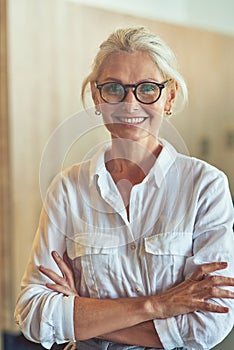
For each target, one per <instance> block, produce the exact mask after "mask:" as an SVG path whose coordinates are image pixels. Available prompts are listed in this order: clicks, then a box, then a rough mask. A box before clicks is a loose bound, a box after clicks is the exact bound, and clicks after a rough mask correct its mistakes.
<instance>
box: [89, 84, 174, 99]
mask: <svg viewBox="0 0 234 350" xmlns="http://www.w3.org/2000/svg"><path fill="white" fill-rule="evenodd" d="M169 81H170V80H166V81H164V82H163V83H155V82H151V81H143V82H140V83H138V84H126V85H124V84H121V83H117V82H107V83H103V84H97V83H96V88H97V89H98V90H99V91H100V95H101V98H102V99H103V101H105V102H107V103H110V104H116V103H120V102H122V101H123V100H124V99H125V98H126V96H127V94H128V90H127V89H129V88H132V89H133V90H132V91H133V94H134V96H135V98H136V99H137V101H139V102H141V103H144V104H151V103H155V102H156V101H158V99H159V98H160V96H161V93H162V89H164V88H165V86H166V84H167V83H168V82H169Z"/></svg>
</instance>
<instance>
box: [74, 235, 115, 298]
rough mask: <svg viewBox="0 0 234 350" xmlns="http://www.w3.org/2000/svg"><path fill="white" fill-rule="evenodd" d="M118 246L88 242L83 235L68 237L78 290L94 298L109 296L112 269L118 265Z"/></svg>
mask: <svg viewBox="0 0 234 350" xmlns="http://www.w3.org/2000/svg"><path fill="white" fill-rule="evenodd" d="M117 251H118V249H117V247H109V246H107V247H106V246H105V245H104V244H101V243H100V242H99V243H98V244H91V243H89V244H87V240H86V239H84V238H82V236H81V235H79V236H78V237H75V238H73V239H67V254H68V257H69V259H70V260H71V263H72V266H73V269H74V272H75V279H76V284H77V289H78V292H80V294H81V295H86V296H90V297H92V298H103V297H107V296H108V295H107V288H108V286H109V284H110V277H109V276H110V271H111V269H112V266H113V265H115V266H116V265H117V266H118V263H117V259H118V254H117Z"/></svg>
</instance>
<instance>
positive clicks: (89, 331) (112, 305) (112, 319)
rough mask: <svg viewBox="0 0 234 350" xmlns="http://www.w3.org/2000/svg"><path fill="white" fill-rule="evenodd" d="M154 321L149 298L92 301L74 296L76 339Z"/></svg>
mask: <svg viewBox="0 0 234 350" xmlns="http://www.w3.org/2000/svg"><path fill="white" fill-rule="evenodd" d="M150 319H151V313H150V304H149V301H148V298H147V297H139V298H118V299H92V298H84V297H75V303H74V330H75V337H76V339H77V340H85V339H89V338H93V337H98V336H101V335H103V334H108V333H112V332H115V331H118V330H122V329H126V328H129V327H132V326H135V325H137V324H139V323H142V322H145V321H149V320H150Z"/></svg>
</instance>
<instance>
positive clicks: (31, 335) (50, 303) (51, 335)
mask: <svg viewBox="0 0 234 350" xmlns="http://www.w3.org/2000/svg"><path fill="white" fill-rule="evenodd" d="M66 197H67V196H66V190H65V187H64V183H63V179H62V176H61V175H59V176H58V177H57V178H56V179H55V180H54V181H53V183H52V185H51V187H50V189H49V191H48V194H47V198H46V201H45V204H44V206H43V209H42V212H41V216H40V221H39V227H38V230H37V233H36V237H35V240H34V243H33V248H32V252H31V256H30V258H29V262H28V266H27V269H26V271H25V274H24V276H23V279H22V283H21V293H20V295H19V297H18V300H17V303H16V309H15V320H16V323H17V324H18V325H19V327H20V329H21V331H22V332H23V334H24V335H25V337H26V338H28V339H29V340H31V341H34V342H39V343H41V344H42V345H43V346H44V347H45V348H46V349H50V348H51V346H52V345H53V343H55V342H56V343H57V344H60V343H64V342H66V341H68V340H74V325H73V305H74V297H70V296H69V297H66V296H64V295H63V294H60V293H56V292H54V291H51V290H50V289H48V288H46V286H45V284H46V283H47V282H51V280H50V279H48V278H47V277H46V276H45V275H43V274H42V273H41V272H40V271H39V269H38V267H39V266H40V265H43V266H45V267H47V268H49V269H52V270H53V271H55V272H57V273H58V274H60V275H61V272H60V271H59V269H58V267H57V265H56V263H55V262H54V261H53V258H52V257H51V252H52V251H53V250H56V251H57V252H58V253H59V254H60V255H61V256H62V255H63V253H64V252H65V250H66V233H67V231H68V230H69V229H70V228H69V214H68V212H69V210H68V207H67V202H66Z"/></svg>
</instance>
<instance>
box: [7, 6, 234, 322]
mask: <svg viewBox="0 0 234 350" xmlns="http://www.w3.org/2000/svg"><path fill="white" fill-rule="evenodd" d="M132 24H134V25H141V24H143V25H146V26H148V27H149V28H150V29H151V30H152V31H154V32H155V33H158V34H159V35H160V36H162V37H163V38H164V39H165V40H166V41H167V42H168V43H169V44H170V46H171V47H172V48H173V49H174V50H175V52H176V54H177V56H178V59H179V62H180V66H181V71H182V72H183V74H184V76H185V78H186V80H187V82H188V86H189V91H190V103H189V106H188V107H186V109H185V110H184V112H183V113H180V114H178V115H176V116H175V117H174V119H173V123H174V124H175V125H176V127H177V129H178V130H179V131H180V134H181V135H182V137H183V139H184V140H185V142H186V144H187V147H188V148H189V151H190V154H192V155H195V156H198V157H203V156H204V154H203V153H202V148H201V141H202V140H203V139H207V140H208V142H209V145H210V150H209V154H208V155H206V157H205V158H206V159H207V160H208V161H210V162H211V163H213V164H215V165H217V166H218V167H220V168H221V169H223V170H224V171H225V172H226V173H227V174H228V176H229V179H230V183H231V187H232V191H233V194H234V165H233V159H234V140H233V139H234V120H233V111H234V98H233V94H232V84H233V79H234V69H233V62H234V38H233V37H228V36H222V35H218V34H213V33H209V32H205V31H199V30H196V29H191V28H183V27H179V26H174V25H168V24H163V23H158V22H153V21H149V20H145V19H139V18H134V17H131V16H124V15H121V14H114V13H109V12H104V11H102V10H96V9H92V8H88V7H82V6H80V5H77V4H73V3H67V2H64V1H63V0H50V1H48V0H40V1H38V0H20V1H18V0H9V52H10V60H9V74H10V81H9V83H10V90H9V92H10V126H11V129H10V132H11V133H10V136H11V161H12V164H11V166H12V192H13V217H12V222H13V224H14V229H13V231H12V232H9V234H11V235H12V239H11V240H12V249H13V255H14V257H15V260H14V269H13V271H11V282H12V288H13V291H14V296H15V297H16V295H17V293H18V291H19V284H20V279H21V277H22V273H23V271H24V268H25V265H26V262H27V258H28V255H29V252H30V248H31V244H32V240H33V236H34V234H35V230H36V226H37V222H38V216H39V212H40V208H41V198H40V192H39V183H38V182H39V178H38V177H39V165H40V159H41V156H42V151H43V147H44V146H45V143H46V142H47V140H48V138H49V136H50V135H51V133H52V132H53V131H54V129H55V128H56V127H57V126H58V125H59V123H60V122H62V121H64V120H65V119H66V118H67V117H69V116H70V115H72V114H74V113H75V112H77V111H80V110H81V108H82V106H81V102H80V98H79V94H80V85H81V82H82V80H83V78H84V76H85V75H86V74H87V73H88V71H89V67H90V64H91V61H92V58H93V55H94V54H95V52H96V50H97V47H98V44H99V43H100V42H101V41H102V40H103V39H104V38H106V36H107V35H108V34H109V33H110V32H111V31H113V30H114V29H115V28H117V27H119V26H127V25H132ZM231 133H232V134H231ZM229 134H230V135H229ZM228 135H229V136H228ZM227 137H229V143H227ZM232 138H233V139H232ZM92 141H93V140H92ZM228 144H229V145H228ZM78 157H79V155H78ZM78 157H77V158H78ZM12 327H13V321H12Z"/></svg>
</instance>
